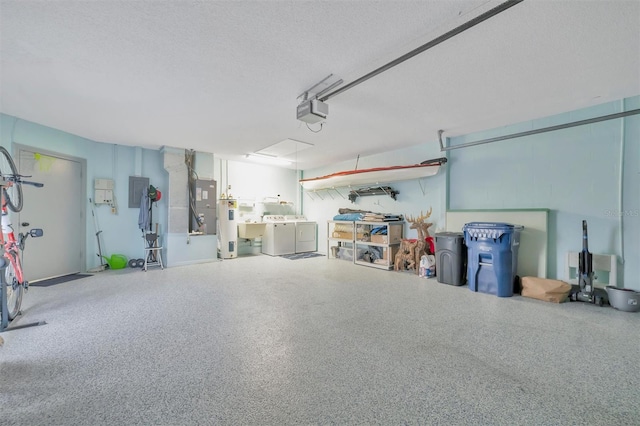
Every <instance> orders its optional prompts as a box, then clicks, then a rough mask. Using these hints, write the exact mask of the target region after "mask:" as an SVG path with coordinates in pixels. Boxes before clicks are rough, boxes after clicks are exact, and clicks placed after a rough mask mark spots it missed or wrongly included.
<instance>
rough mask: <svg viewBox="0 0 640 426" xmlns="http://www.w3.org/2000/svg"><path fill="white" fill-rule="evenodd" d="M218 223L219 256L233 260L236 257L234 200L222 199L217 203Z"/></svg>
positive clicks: (236, 207)
mask: <svg viewBox="0 0 640 426" xmlns="http://www.w3.org/2000/svg"><path fill="white" fill-rule="evenodd" d="M219 206H220V208H219V209H218V212H219V213H218V214H219V216H218V223H219V224H220V229H219V235H218V238H219V241H220V255H221V256H222V258H223V259H233V258H235V257H238V221H237V213H238V202H237V201H236V200H232V199H228V198H223V199H220V202H219Z"/></svg>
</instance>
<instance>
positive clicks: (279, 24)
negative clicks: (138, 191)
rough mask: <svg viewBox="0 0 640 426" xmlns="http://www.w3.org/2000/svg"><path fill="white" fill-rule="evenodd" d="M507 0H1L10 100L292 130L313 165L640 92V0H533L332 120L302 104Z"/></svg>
mask: <svg viewBox="0 0 640 426" xmlns="http://www.w3.org/2000/svg"><path fill="white" fill-rule="evenodd" d="M499 3H500V2H496V1H489V2H487V1H472V0H469V1H425V0H420V1H387V0H385V1H297V0H293V1H292V0H288V1H192V0H184V1H177V0H174V1H153V2H152V1H133V0H130V1H115V0H109V1H107V0H103V1H64V0H58V1H29V0H21V1H5V0H0V36H1V51H0V54H1V57H0V61H1V62H0V66H1V68H0V71H1V75H0V89H1V92H0V111H1V112H3V113H5V114H9V115H13V116H16V117H19V118H22V119H25V120H29V121H34V122H37V123H40V124H43V125H46V126H50V127H53V128H56V129H60V130H64V131H66V132H69V133H73V134H76V135H79V136H83V137H86V138H89V139H93V140H97V141H104V142H109V143H117V144H123V145H134V146H143V147H160V146H165V145H166V146H172V147H184V148H188V149H195V150H198V151H205V152H213V153H215V154H217V155H220V156H222V157H224V158H229V159H243V158H244V155H245V154H247V153H249V152H254V151H259V150H261V149H264V148H266V147H268V146H270V145H272V144H275V143H277V142H279V141H282V140H284V139H287V138H290V139H294V140H298V141H303V142H307V143H311V144H313V145H314V146H313V147H312V148H309V149H305V150H303V151H300V152H298V153H297V154H296V156H295V157H296V158H295V159H297V163H295V164H294V165H293V166H292V167H296V168H299V169H309V168H314V167H319V166H322V165H326V164H329V163H333V162H337V161H342V160H348V159H355V158H356V156H357V155H368V154H373V153H378V152H384V151H389V150H392V149H396V148H401V147H408V146H413V145H418V144H423V143H426V142H433V143H435V141H436V140H437V136H436V135H437V133H436V132H437V130H438V129H444V130H445V131H446V132H447V133H446V134H447V135H456V134H464V133H469V132H473V131H478V130H483V129H488V128H492V127H497V126H502V125H506V124H511V123H516V122H520V121H525V120H530V119H533V118H538V117H543V116H546V115H551V114H555V113H559V112H564V111H569V110H573V109H577V108H582V107H585V106H589V105H594V104H598V103H603V102H606V101H609V100H614V99H620V98H622V97H628V96H634V95H638V94H640V1H637V0H634V1H619V0H615V1H549V0H545V1H537V0H526V1H524V2H523V3H521V4H518V5H516V6H514V7H512V8H510V9H508V10H507V11H505V12H503V13H501V14H500V15H498V16H495V17H493V18H490V19H489V20H488V21H485V22H483V23H481V24H479V25H478V26H476V27H474V28H472V29H470V30H468V31H466V32H464V33H463V34H461V35H458V36H456V37H454V38H452V39H450V40H448V41H445V42H444V43H442V44H440V45H438V46H436V47H434V48H433V49H430V50H428V51H427V52H425V53H422V54H420V55H418V56H416V57H414V58H412V59H410V60H408V61H406V62H404V63H402V64H400V65H398V66H397V67H394V68H392V69H390V70H388V71H386V72H384V73H382V74H380V75H378V76H376V77H374V78H372V79H370V80H368V81H366V82H364V83H362V84H360V85H358V86H356V87H354V88H352V89H350V90H347V91H345V92H344V93H342V94H339V95H337V96H335V97H333V98H331V99H329V101H328V102H327V103H328V104H329V116H328V119H327V121H326V124H325V125H324V126H323V127H322V130H321V131H320V132H317V133H314V132H313V131H311V130H309V129H308V128H307V126H306V125H305V124H304V123H302V122H300V121H297V120H296V117H295V109H296V106H297V104H298V100H297V96H298V95H299V94H300V93H302V92H304V90H306V89H307V88H309V87H310V86H313V85H314V84H315V83H317V82H319V81H320V80H321V79H323V78H324V77H326V76H327V75H329V74H331V73H333V74H334V75H336V76H337V77H340V78H342V79H343V80H344V81H345V83H349V82H350V81H353V80H354V79H356V78H358V77H361V76H362V75H364V74H366V73H368V72H369V71H372V70H373V69H375V68H377V67H378V66H381V65H383V64H385V63H386V62H388V61H390V60H393V59H395V58H396V57H399V56H401V55H402V54H404V53H406V52H408V51H410V50H412V49H414V48H416V47H418V46H419V45H421V44H423V43H426V42H427V41H429V40H431V39H433V38H435V37H437V36H439V35H441V34H443V33H444V32H446V31H448V30H450V29H452V28H454V27H456V26H458V25H460V24H462V23H464V22H466V21H468V20H469V19H471V18H473V17H475V16H477V15H479V14H480V13H482V12H484V11H487V10H489V9H491V8H493V7H495V6H496V5H498V4H499ZM309 127H311V129H313V130H318V129H319V127H320V126H319V125H318V124H315V125H310V126H309ZM418 160H422V159H418ZM372 166H374V165H372Z"/></svg>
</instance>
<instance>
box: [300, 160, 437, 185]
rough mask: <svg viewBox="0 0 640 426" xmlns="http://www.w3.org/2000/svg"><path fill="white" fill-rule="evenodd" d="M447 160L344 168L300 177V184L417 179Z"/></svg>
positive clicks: (354, 183) (348, 183) (362, 182)
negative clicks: (316, 175)
mask: <svg viewBox="0 0 640 426" xmlns="http://www.w3.org/2000/svg"><path fill="white" fill-rule="evenodd" d="M446 162H447V159H446V158H437V159H434V160H427V161H423V162H422V163H420V164H411V165H407V166H390V167H374V168H370V169H360V170H346V171H342V172H337V173H332V174H330V175H326V176H319V177H315V178H309V179H301V180H300V185H302V187H303V188H304V189H305V190H310V191H313V190H320V189H327V188H337V187H341V186H353V185H368V184H372V183H380V182H385V183H386V182H397V181H401V180H410V179H419V178H423V177H428V176H433V175H435V174H436V173H438V171H439V170H440V166H441V165H443V164H444V163H446Z"/></svg>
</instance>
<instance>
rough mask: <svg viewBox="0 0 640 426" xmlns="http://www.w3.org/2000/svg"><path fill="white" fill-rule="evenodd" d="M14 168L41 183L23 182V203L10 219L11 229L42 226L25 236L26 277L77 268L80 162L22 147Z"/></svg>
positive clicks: (80, 229) (80, 238)
mask: <svg viewBox="0 0 640 426" xmlns="http://www.w3.org/2000/svg"><path fill="white" fill-rule="evenodd" d="M15 160H16V161H15V162H16V166H17V167H18V171H19V173H20V174H22V175H30V176H31V177H30V178H25V180H32V181H35V182H41V183H43V184H44V187H42V188H35V187H33V186H30V185H22V190H23V199H24V207H23V208H22V211H21V212H20V213H19V214H18V215H17V216H16V217H17V220H14V222H13V229H14V231H15V232H16V233H18V232H27V231H29V229H31V228H42V230H43V231H44V236H42V237H39V238H29V239H28V240H27V244H26V247H25V250H24V253H23V255H24V257H23V261H24V262H23V268H24V273H25V277H26V279H27V280H29V281H35V280H40V279H45V278H53V277H59V276H62V275H68V274H74V273H77V272H80V271H82V260H83V255H82V252H83V249H84V241H83V240H84V235H85V232H84V227H85V220H84V218H83V217H82V216H83V209H82V199H83V197H82V179H83V177H82V165H81V164H80V162H78V161H74V160H71V159H68V158H62V156H61V157H57V156H55V154H51V155H45V154H41V153H39V152H37V150H35V149H34V150H29V149H25V148H21V149H20V150H19V153H18V155H17V158H16V159H15Z"/></svg>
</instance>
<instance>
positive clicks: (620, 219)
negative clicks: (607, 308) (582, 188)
mask: <svg viewBox="0 0 640 426" xmlns="http://www.w3.org/2000/svg"><path fill="white" fill-rule="evenodd" d="M620 107H621V109H622V112H624V110H625V105H624V99H621V100H620ZM624 140H625V119H624V118H623V119H622V120H620V175H619V181H618V229H619V230H620V263H621V264H622V265H624V232H623V227H624V214H623V211H622V208H623V205H622V197H623V189H624V148H625V146H624V145H625V143H624ZM614 285H616V284H615V283H614Z"/></svg>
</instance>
